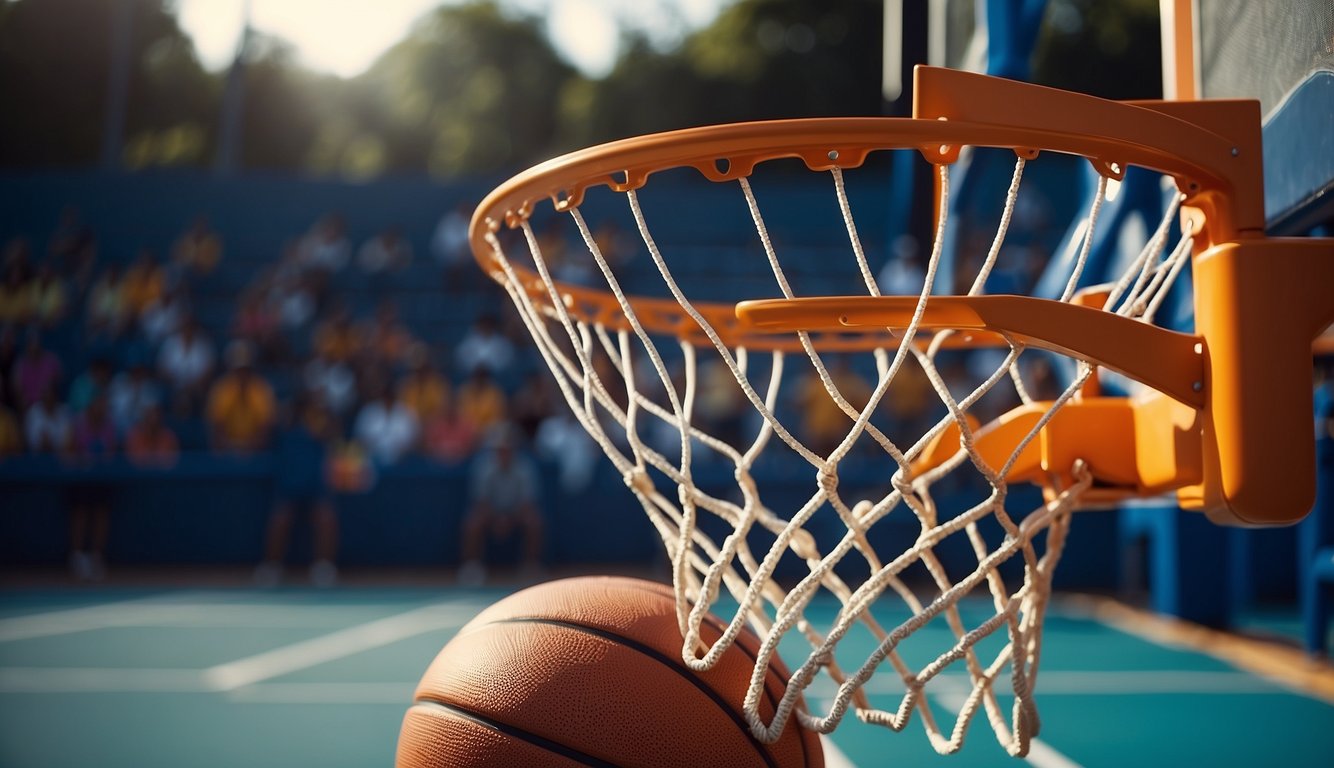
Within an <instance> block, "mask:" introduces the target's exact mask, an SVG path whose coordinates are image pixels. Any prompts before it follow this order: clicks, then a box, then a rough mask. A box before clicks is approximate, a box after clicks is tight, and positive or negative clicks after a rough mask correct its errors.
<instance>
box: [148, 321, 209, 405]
mask: <svg viewBox="0 0 1334 768" xmlns="http://www.w3.org/2000/svg"><path fill="white" fill-rule="evenodd" d="M215 358H216V353H215V352H214V350H213V343H212V342H210V341H209V340H208V339H207V338H205V337H204V335H203V333H202V332H201V331H200V330H199V326H198V325H197V324H196V323H194V322H193V321H191V320H186V321H185V322H184V323H183V324H182V325H181V330H180V331H178V332H176V333H175V334H173V335H172V336H170V337H168V338H167V340H166V341H164V342H162V349H161V350H160V351H159V352H158V370H159V371H160V372H161V374H162V378H163V379H164V380H165V381H166V382H167V384H168V385H169V386H170V387H171V389H172V394H173V397H174V399H175V404H176V405H175V410H176V413H177V414H178V415H188V414H190V413H193V412H194V411H195V410H197V407H198V405H199V403H201V402H202V401H203V397H204V392H205V391H206V390H207V388H208V379H209V374H210V373H212V372H213V364H214V361H215Z"/></svg>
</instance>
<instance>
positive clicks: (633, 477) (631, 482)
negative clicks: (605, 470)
mask: <svg viewBox="0 0 1334 768" xmlns="http://www.w3.org/2000/svg"><path fill="white" fill-rule="evenodd" d="M621 477H622V479H623V480H625V485H626V487H627V488H629V489H630V490H631V491H633V492H634V493H635V494H637V495H641V496H650V495H652V494H653V492H654V491H655V490H656V489H655V488H654V487H653V478H651V477H649V476H648V472H645V471H644V468H643V467H631V468H630V469H627V470H626V471H625V474H624V475H622V476H621Z"/></svg>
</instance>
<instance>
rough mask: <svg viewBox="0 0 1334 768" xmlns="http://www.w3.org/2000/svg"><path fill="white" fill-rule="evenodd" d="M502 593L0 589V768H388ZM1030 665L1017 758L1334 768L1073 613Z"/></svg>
mask: <svg viewBox="0 0 1334 768" xmlns="http://www.w3.org/2000/svg"><path fill="white" fill-rule="evenodd" d="M504 593H505V591H504V590H498V589H495V590H458V589H452V588H444V587H441V588H432V589H427V588H411V589H404V588H395V589H339V590H334V591H327V592H317V591H313V590H305V589H295V588H294V589H286V590H278V591H271V592H258V591H250V590H196V591H182V590H171V591H163V590H156V591H155V590H134V591H132V590H119V589H106V590H91V591H85V590H15V589H10V590H4V591H0V766H4V767H5V768H26V767H28V766H43V767H50V768H61V767H63V766H79V768H86V767H87V766H138V767H140V768H153V767H154V766H183V765H189V766H200V767H204V766H252V767H253V768H261V767H262V766H285V767H290V766H321V768H334V767H335V766H374V765H389V764H391V763H392V760H393V754H394V744H395V740H396V738H397V734H398V727H399V721H400V719H401V717H402V715H403V711H404V709H405V707H406V706H407V704H408V702H409V701H410V699H411V696H412V691H413V687H414V684H415V682H416V680H417V678H418V676H419V675H420V674H421V672H422V671H423V670H424V669H425V667H426V665H427V664H428V663H429V661H430V660H431V658H432V657H433V656H434V655H435V653H436V651H437V650H439V648H440V647H441V646H442V645H443V644H444V643H445V641H447V640H448V639H449V638H450V637H451V636H452V635H453V634H454V632H456V631H457V629H458V628H459V627H460V626H462V625H463V624H464V623H466V622H467V621H468V619H469V618H471V617H472V616H473V615H474V614H475V613H476V612H477V611H478V610H479V609H481V608H482V607H483V606H484V605H486V604H488V603H490V602H492V601H494V600H495V599H497V598H498V597H500V596H501V595H503V594H504ZM1042 663H1043V668H1042V673H1041V675H1040V677H1039V686H1038V705H1039V709H1040V712H1041V714H1042V719H1043V725H1042V733H1041V737H1040V743H1038V744H1036V745H1035V747H1034V749H1033V751H1032V754H1031V755H1030V756H1029V757H1028V758H1027V763H1028V764H1032V765H1037V766H1048V767H1068V766H1076V765H1083V766H1124V765H1140V766H1157V765H1163V766H1169V765H1171V766H1176V765H1207V766H1244V765H1282V766H1329V765H1334V705H1331V704H1330V703H1329V702H1327V701H1323V700H1321V699H1320V698H1318V697H1317V696H1315V695H1312V694H1303V693H1299V692H1297V691H1295V690H1294V689H1293V688H1291V687H1289V686H1288V685H1287V684H1285V683H1280V682H1277V681H1274V680H1271V679H1266V678H1265V677H1261V676H1257V675H1255V674H1251V673H1249V672H1245V671H1242V670H1240V669H1238V668H1235V667H1233V666H1230V665H1229V664H1227V663H1225V662H1223V661H1220V660H1219V659H1216V658H1214V657H1212V656H1209V655H1205V654H1202V653H1198V652H1195V651H1193V650H1191V649H1189V648H1186V647H1183V646H1179V645H1175V644H1173V643H1167V642H1162V641H1161V640H1160V641H1158V642H1153V641H1149V640H1146V639H1142V638H1141V637H1138V636H1136V635H1134V634H1131V633H1129V632H1126V631H1122V630H1119V629H1116V628H1114V627H1112V626H1110V625H1109V624H1107V623H1102V622H1100V621H1098V620H1095V619H1094V618H1092V617H1091V615H1090V613H1089V612H1088V611H1087V610H1084V609H1083V608H1082V607H1081V606H1080V605H1079V604H1071V603H1060V604H1057V605H1056V606H1054V607H1053V609H1052V612H1051V614H1050V616H1049V618H1048V621H1047V630H1046V640H1045V642H1044V651H1043V662H1042ZM887 683H888V681H887ZM876 690H879V691H880V693H874V691H876ZM873 693H874V696H875V699H874V700H875V701H876V702H877V703H880V704H882V705H887V704H892V702H895V701H897V695H894V692H893V691H892V689H891V688H889V687H888V684H886V685H885V686H881V687H880V688H876V689H873ZM827 694H828V688H825V689H823V691H821V690H817V691H816V695H815V696H814V698H815V699H817V703H818V704H819V705H820V706H822V707H823V706H827V703H826V702H824V701H819V699H820V697H821V696H822V695H827ZM832 738H833V744H834V746H835V748H836V751H831V754H830V758H831V759H830V765H831V766H834V767H835V768H838V766H846V765H857V766H878V765H918V764H936V765H942V766H945V765H948V766H955V767H956V768H964V767H965V766H984V765H985V766H1016V765H1024V764H1025V763H1024V762H1022V761H1019V760H1014V759H1011V758H1009V757H1007V756H1005V754H1004V753H1003V752H1002V751H1001V750H1000V748H999V747H998V746H997V745H996V743H995V741H994V739H993V738H992V736H991V733H990V731H989V729H988V727H987V725H986V723H985V721H983V720H982V719H981V718H979V721H978V722H976V723H975V724H974V726H973V728H972V730H971V731H970V734H969V738H968V740H967V742H966V743H965V745H964V749H963V750H962V751H961V752H960V753H959V754H958V755H955V756H953V757H949V758H943V757H937V756H936V755H935V754H934V752H932V751H931V749H930V747H929V746H928V745H927V743H926V739H925V737H924V736H923V734H922V731H921V724H920V722H919V721H918V719H917V718H916V717H914V720H913V722H912V723H910V724H909V726H908V728H907V730H906V731H905V732H904V733H901V734H894V733H892V732H889V731H886V730H884V729H880V728H872V727H870V726H865V725H863V724H861V723H859V722H857V721H855V719H853V718H851V717H850V718H848V719H847V720H846V721H845V723H844V726H843V727H842V728H841V729H840V730H839V731H837V732H836V733H835V734H834V736H833V737H832Z"/></svg>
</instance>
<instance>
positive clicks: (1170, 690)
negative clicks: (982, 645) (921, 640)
mask: <svg viewBox="0 0 1334 768" xmlns="http://www.w3.org/2000/svg"><path fill="white" fill-rule="evenodd" d="M972 689H973V686H972V683H971V682H970V681H969V679H968V677H967V676H966V675H939V676H937V677H936V678H935V679H934V680H932V681H931V683H930V684H928V685H927V688H926V694H927V695H928V696H950V697H954V696H966V695H967V694H968V693H969V692H971V691H972ZM807 690H808V691H809V693H810V695H811V696H814V697H816V698H822V699H829V700H832V699H833V696H834V693H835V692H836V690H837V688H836V686H835V685H834V682H833V681H832V680H828V679H827V678H826V679H823V680H816V681H815V682H813V683H812V684H811V686H810V688H808V689H807ZM862 690H864V691H866V693H868V694H872V695H902V694H903V684H902V683H901V682H899V680H898V679H897V678H891V677H888V676H886V675H880V676H873V677H872V678H871V679H870V680H867V681H866V684H865V685H863V686H862ZM1286 690H1287V689H1285V688H1283V687H1282V686H1280V685H1278V684H1276V683H1274V682H1272V681H1270V680H1266V679H1264V678H1259V677H1256V676H1255V675H1251V674H1247V673H1245V672H1231V671H1219V672H1200V671H1193V670H1170V669H1169V670H1125V671H1120V672H1107V671H1095V670H1089V671H1065V670H1051V671H1047V672H1042V673H1041V674H1039V675H1038V681H1037V687H1036V689H1035V693H1036V694H1037V696H1038V698H1039V699H1041V698H1044V697H1046V696H1117V695H1125V696H1137V695H1142V694H1155V695H1157V694H1186V695H1195V696H1198V695H1204V694H1228V695H1245V694H1271V693H1279V692H1284V691H1286ZM996 692H997V694H998V695H1001V694H1004V693H1005V691H1003V690H1000V689H997V691H996Z"/></svg>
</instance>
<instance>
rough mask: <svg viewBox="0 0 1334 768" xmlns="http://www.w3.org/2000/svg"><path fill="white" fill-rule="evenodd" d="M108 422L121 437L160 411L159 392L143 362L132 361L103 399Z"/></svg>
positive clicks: (113, 380) (112, 381) (150, 370)
mask: <svg viewBox="0 0 1334 768" xmlns="http://www.w3.org/2000/svg"><path fill="white" fill-rule="evenodd" d="M107 402H108V404H109V405H110V407H111V420H112V421H113V422H114V423H115V424H116V428H117V429H119V430H120V431H121V433H122V434H125V433H128V432H129V431H130V429H131V428H132V427H133V426H135V425H136V424H139V423H140V422H142V421H143V420H144V418H145V417H146V416H147V414H148V412H149V411H150V410H160V407H161V405H162V389H161V387H159V386H158V383H157V381H156V380H154V378H153V371H152V369H151V368H150V367H149V366H148V364H147V363H145V362H144V361H143V360H135V361H134V362H132V363H131V364H130V369H129V370H128V371H122V372H121V373H119V374H116V377H115V378H114V379H112V380H111V388H110V391H109V394H108V396H107Z"/></svg>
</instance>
